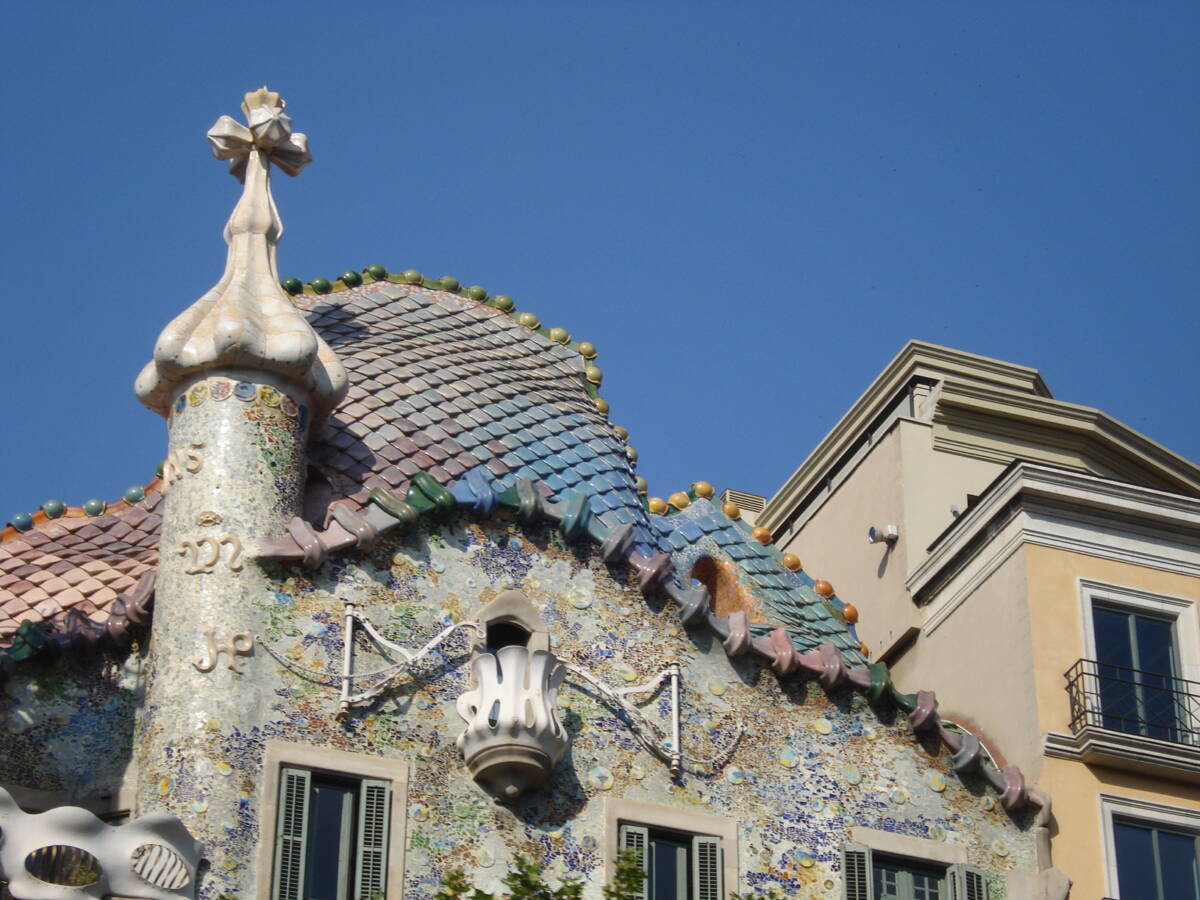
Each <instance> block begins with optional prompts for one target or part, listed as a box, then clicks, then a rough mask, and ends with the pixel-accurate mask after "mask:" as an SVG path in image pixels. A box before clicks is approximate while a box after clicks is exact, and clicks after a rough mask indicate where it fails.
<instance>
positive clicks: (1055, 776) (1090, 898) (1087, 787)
mask: <svg viewBox="0 0 1200 900" xmlns="http://www.w3.org/2000/svg"><path fill="white" fill-rule="evenodd" d="M1039 785H1040V786H1041V787H1043V788H1044V789H1045V790H1047V791H1049V792H1050V796H1051V798H1052V800H1053V811H1054V822H1055V823H1056V827H1055V828H1052V829H1051V833H1050V835H1051V853H1052V854H1053V857H1054V865H1055V866H1057V867H1058V868H1059V869H1061V870H1062V871H1063V872H1064V873H1065V874H1066V875H1067V877H1068V878H1070V879H1071V880H1072V881H1074V882H1075V884H1074V886H1073V887H1072V888H1071V897H1072V900H1074V898H1077V897H1078V898H1080V900H1099V898H1101V897H1109V896H1112V894H1110V893H1109V891H1112V890H1115V889H1116V886H1115V885H1112V886H1110V885H1109V884H1108V883H1107V880H1106V877H1105V864H1104V828H1103V823H1102V822H1101V815H1100V794H1102V793H1103V794H1110V795H1117V796H1121V797H1129V798H1132V799H1134V800H1150V801H1152V802H1155V803H1162V804H1166V805H1167V806H1174V807H1178V808H1182V809H1193V810H1200V785H1192V784H1187V783H1185V782H1179V781H1165V780H1161V779H1157V778H1145V777H1142V776H1139V775H1136V774H1134V773H1132V772H1122V771H1118V770H1116V769H1105V768H1101V767H1099V766H1085V765H1083V764H1082V763H1078V762H1073V761H1071V760H1067V759H1053V758H1050V757H1047V759H1046V766H1045V769H1044V771H1043V772H1042V777H1041V779H1039Z"/></svg>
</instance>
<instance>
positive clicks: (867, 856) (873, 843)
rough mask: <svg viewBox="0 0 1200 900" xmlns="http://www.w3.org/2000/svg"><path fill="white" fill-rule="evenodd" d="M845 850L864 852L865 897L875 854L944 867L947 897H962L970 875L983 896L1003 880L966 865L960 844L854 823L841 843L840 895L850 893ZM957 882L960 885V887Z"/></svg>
mask: <svg viewBox="0 0 1200 900" xmlns="http://www.w3.org/2000/svg"><path fill="white" fill-rule="evenodd" d="M848 851H858V852H860V853H862V854H863V859H864V861H865V863H866V894H865V896H866V897H873V896H874V893H875V889H874V883H875V867H874V857H875V856H876V855H879V856H881V857H884V858H885V859H888V860H895V861H897V862H899V863H901V864H903V863H904V862H910V863H912V864H913V865H915V866H925V867H928V868H937V867H941V868H944V869H945V875H944V876H943V878H942V884H943V886H944V887H945V888H946V889H947V890H945V891H944V893H945V895H946V897H947V898H955V897H959V898H960V900H962V898H961V897H960V894H962V893H965V891H966V880H967V879H968V877H970V876H972V875H973V876H976V877H978V878H980V879H982V883H983V891H984V897H986V896H987V891H988V885H989V884H992V883H995V882H1001V883H1002V882H1004V881H1005V880H1006V877H1005V876H1003V875H985V874H984V872H983V871H982V870H980V869H977V868H975V867H973V866H970V865H968V864H967V848H966V847H964V846H963V845H961V844H953V843H947V842H945V841H934V840H930V839H928V838H918V837H912V836H911V835H906V834H897V833H896V832H894V831H882V830H880V829H877V828H866V827H863V826H861V825H855V826H853V827H851V829H850V837H849V840H848V841H846V843H844V844H843V845H842V862H843V869H842V893H841V896H842V897H843V898H845V897H848V896H849V893H848V891H849V886H848V885H847V883H846V877H847V872H846V868H845V862H846V854H847V852H848ZM960 885H961V886H962V890H961V891H960V889H959V886H960Z"/></svg>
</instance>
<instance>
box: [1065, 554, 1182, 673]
mask: <svg viewBox="0 0 1200 900" xmlns="http://www.w3.org/2000/svg"><path fill="white" fill-rule="evenodd" d="M1079 604H1080V614H1081V616H1082V619H1083V658H1084V659H1098V658H1099V657H1098V655H1097V647H1096V628H1095V621H1094V619H1093V614H1092V609H1093V607H1094V606H1097V605H1099V606H1100V607H1102V608H1103V607H1108V608H1109V609H1117V610H1124V611H1128V612H1131V613H1138V614H1141V615H1149V616H1153V617H1154V618H1158V619H1167V620H1170V622H1171V625H1172V629H1171V631H1172V638H1173V640H1174V644H1175V655H1176V665H1177V667H1178V671H1177V672H1176V673H1175V675H1176V677H1178V678H1183V679H1185V680H1188V681H1200V609H1198V607H1197V603H1196V601H1195V600H1191V599H1188V598H1187V597H1176V596H1173V595H1171V594H1159V593H1155V592H1153V591H1144V590H1141V589H1140V588H1132V587H1124V586H1122V585H1117V584H1109V583H1107V582H1103V581H1093V580H1092V579H1090V578H1080V579H1079Z"/></svg>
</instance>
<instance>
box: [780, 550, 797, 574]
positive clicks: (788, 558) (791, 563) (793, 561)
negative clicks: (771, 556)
mask: <svg viewBox="0 0 1200 900" xmlns="http://www.w3.org/2000/svg"><path fill="white" fill-rule="evenodd" d="M782 562H783V567H784V568H785V569H789V570H791V571H792V572H799V571H800V557H798V556H797V555H796V554H795V553H785V554H783V560H782Z"/></svg>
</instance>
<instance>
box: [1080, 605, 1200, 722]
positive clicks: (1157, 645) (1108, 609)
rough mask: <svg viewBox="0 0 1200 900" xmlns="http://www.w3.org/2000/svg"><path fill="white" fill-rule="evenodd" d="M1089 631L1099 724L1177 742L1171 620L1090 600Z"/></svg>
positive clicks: (1177, 710) (1179, 711)
mask: <svg viewBox="0 0 1200 900" xmlns="http://www.w3.org/2000/svg"><path fill="white" fill-rule="evenodd" d="M1092 629H1093V633H1094V635H1095V642H1096V662H1097V668H1096V677H1097V688H1098V691H1099V695H1100V714H1101V724H1102V725H1103V727H1105V728H1111V729H1113V730H1114V731H1124V732H1128V733H1130V734H1141V735H1145V736H1147V737H1153V738H1158V739H1160V740H1166V741H1178V740H1180V732H1179V723H1180V713H1181V712H1183V710H1181V709H1180V707H1179V703H1180V693H1179V692H1178V691H1177V690H1176V687H1177V677H1178V670H1177V664H1176V652H1175V638H1174V630H1175V629H1174V621H1173V620H1172V619H1168V618H1163V617H1161V616H1155V615H1150V614H1147V613H1143V612H1138V611H1134V610H1131V609H1125V608H1120V607H1113V606H1106V605H1101V604H1095V605H1094V606H1093V607H1092Z"/></svg>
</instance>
